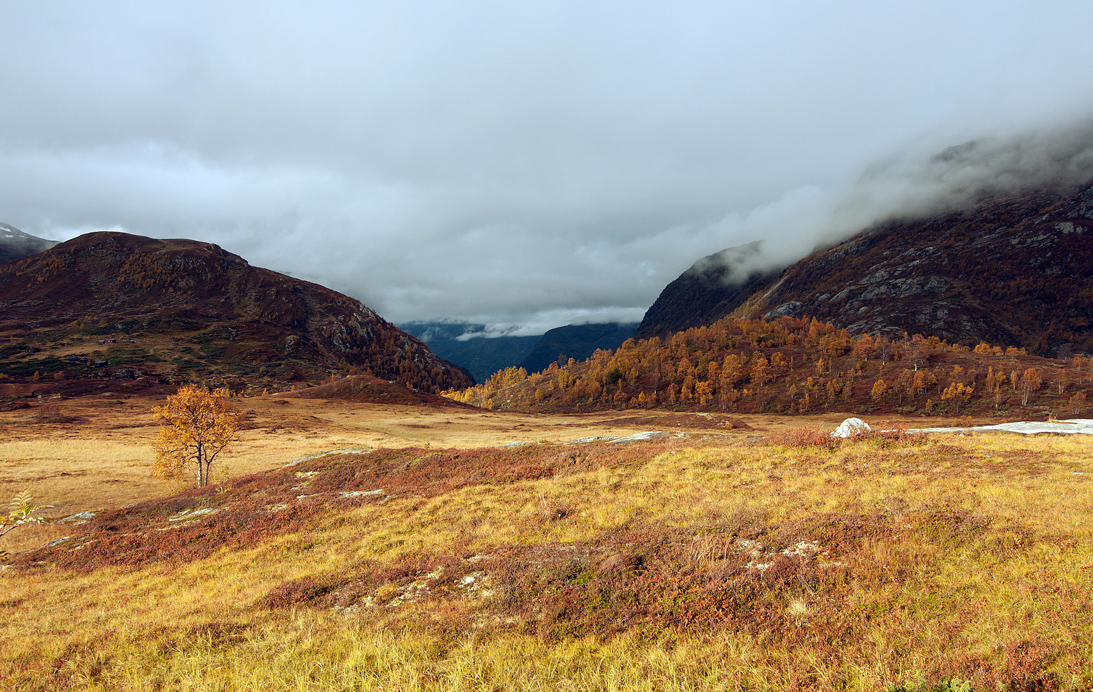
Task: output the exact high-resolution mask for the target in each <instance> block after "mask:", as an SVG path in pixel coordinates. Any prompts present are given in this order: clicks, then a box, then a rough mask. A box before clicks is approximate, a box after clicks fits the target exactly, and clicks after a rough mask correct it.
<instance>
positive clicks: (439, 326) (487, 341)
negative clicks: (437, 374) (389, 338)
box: [399, 322, 540, 382]
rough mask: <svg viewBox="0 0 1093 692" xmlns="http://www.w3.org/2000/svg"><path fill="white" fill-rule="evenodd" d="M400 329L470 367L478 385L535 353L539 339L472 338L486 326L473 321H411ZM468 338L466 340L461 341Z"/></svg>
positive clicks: (443, 356) (518, 337)
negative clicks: (534, 349) (532, 350)
mask: <svg viewBox="0 0 1093 692" xmlns="http://www.w3.org/2000/svg"><path fill="white" fill-rule="evenodd" d="M399 328H400V329H402V330H403V331H405V332H406V333H407V334H410V335H412V336H415V337H417V338H418V339H421V340H422V341H424V342H425V343H426V344H427V345H428V346H429V348H430V349H431V350H432V351H433V353H435V354H437V355H438V356H440V357H441V358H444V359H445V360H449V361H451V362H453V363H456V364H458V365H460V366H461V367H464V368H466V369H467V370H468V371H469V372H470V373H471V374H472V375H473V376H474V379H475V381H477V382H485V381H486V380H488V379H489V377H490V375H492V374H493V373H495V372H497V371H498V370H504V369H505V368H508V367H512V366H514V365H517V364H519V363H520V361H522V360H523V359H524V358H526V357H527V355H528V354H529V353H531V349H532V348H534V346H535V344H536V342H538V341H539V338H540V337H539V336H538V335H536V336H495V337H485V336H468V335H473V334H482V333H485V330H486V325H484V324H472V323H469V322H408V323H405V324H400V325H399ZM460 337H465V338H462V339H461V338H460Z"/></svg>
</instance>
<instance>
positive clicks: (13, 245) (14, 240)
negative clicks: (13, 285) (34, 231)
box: [0, 223, 57, 262]
mask: <svg viewBox="0 0 1093 692" xmlns="http://www.w3.org/2000/svg"><path fill="white" fill-rule="evenodd" d="M56 244H57V241H55V240H44V239H42V238H37V237H35V236H32V235H30V234H29V233H23V232H22V231H20V230H19V229H18V228H16V227H15V226H9V225H7V224H6V223H0V262H9V261H11V260H17V259H20V258H22V257H27V256H28V255H33V254H35V253H38V252H42V251H43V250H48V249H49V248H51V247H53V246H54V245H56Z"/></svg>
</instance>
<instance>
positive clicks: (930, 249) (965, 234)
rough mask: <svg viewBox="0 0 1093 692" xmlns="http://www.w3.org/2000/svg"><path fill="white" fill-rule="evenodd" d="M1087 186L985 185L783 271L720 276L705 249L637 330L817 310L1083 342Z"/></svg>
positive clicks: (1090, 305)
mask: <svg viewBox="0 0 1093 692" xmlns="http://www.w3.org/2000/svg"><path fill="white" fill-rule="evenodd" d="M1091 228H1093V187H1091V186H1090V185H1088V184H1086V185H1084V186H1079V187H1066V188H1060V187H1049V188H1040V189H1036V190H1025V191H1023V192H1019V193H1009V194H994V195H987V196H983V197H981V198H980V200H979V202H978V203H977V204H974V205H973V206H971V207H969V208H967V209H965V210H962V211H957V212H951V213H946V214H943V215H939V216H933V217H930V218H925V219H917V220H892V221H888V222H885V223H882V224H879V225H877V226H874V227H872V228H869V229H867V230H865V231H863V232H861V233H859V234H858V235H856V236H854V237H853V238H850V239H849V240H846V241H844V242H842V243H839V244H838V245H835V246H834V247H829V248H826V249H822V250H818V251H816V252H814V253H813V254H812V255H810V256H808V257H806V258H804V259H802V260H800V261H799V262H797V263H796V264H794V265H793V266H791V267H789V268H788V269H786V270H785V271H784V272H776V273H775V274H772V275H765V276H764V275H752V276H750V277H749V278H748V279H747V281H746V282H745V283H743V284H739V285H728V284H726V283H725V277H726V276H727V271H728V270H726V269H725V266H724V263H722V262H717V261H713V260H716V258H717V256H716V255H715V256H711V257H710V258H707V260H704V261H703V262H701V263H699V264H697V265H696V266H695V267H692V269H691V270H689V271H688V272H687V273H685V274H684V275H683V276H681V277H680V278H679V279H677V280H676V281H674V282H673V283H672V284H671V285H669V287H668V288H666V289H665V291H664V293H663V294H662V295H661V297H660V298H659V299H658V300H657V302H656V303H655V304H654V305H653V306H652V307H651V308H650V309H649V312H648V313H647V314H646V318H645V320H644V321H643V322H642V326H641V329H640V330H639V332H638V335H639V336H662V337H663V336H665V335H666V334H670V333H672V332H675V331H678V330H679V329H680V328H681V327H683V328H686V327H692V326H699V325H703V324H707V325H708V324H712V323H713V322H714V321H716V320H717V319H719V318H721V317H724V316H726V315H730V314H732V315H735V316H738V317H750V318H754V317H767V318H768V319H769V318H773V317H777V316H781V315H788V316H809V317H816V318H817V319H819V320H821V321H827V322H831V323H832V324H834V325H835V326H836V327H839V328H844V329H846V330H848V331H849V332H851V333H852V334H865V333H868V334H873V335H876V334H887V335H889V336H893V335H899V334H902V333H904V332H905V333H907V334H909V335H913V334H923V335H925V336H936V337H938V338H940V339H944V340H946V341H950V342H957V343H962V344H965V345H974V344H976V343H978V342H980V341H986V342H989V343H992V344H998V345H1001V346H1015V347H1020V348H1025V349H1027V350H1028V351H1030V352H1032V353H1036V354H1039V355H1053V354H1054V353H1055V352H1056V350H1057V349H1058V348H1059V347H1060V346H1062V347H1063V348H1064V351H1063V352H1064V353H1066V352H1067V350H1068V349H1069V350H1073V351H1074V352H1090V351H1093V327H1091V323H1090V320H1091V318H1093V242H1090V229H1091Z"/></svg>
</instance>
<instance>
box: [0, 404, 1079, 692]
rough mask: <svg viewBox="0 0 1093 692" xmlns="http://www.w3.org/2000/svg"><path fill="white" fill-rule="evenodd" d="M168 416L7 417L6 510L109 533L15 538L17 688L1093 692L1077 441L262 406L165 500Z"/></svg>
mask: <svg viewBox="0 0 1093 692" xmlns="http://www.w3.org/2000/svg"><path fill="white" fill-rule="evenodd" d="M150 405H151V404H150V402H141V401H125V402H122V403H120V404H119V403H109V404H107V403H105V402H104V401H103V400H94V401H88V402H73V403H71V404H69V403H68V402H66V407H67V408H66V412H67V413H68V414H69V415H70V417H71V418H73V419H75V420H74V421H69V422H66V423H50V424H48V425H47V424H44V423H40V422H39V421H37V420H36V419H35V418H34V416H33V411H27V410H22V411H16V412H9V413H5V414H0V425H2V426H3V428H2V429H3V431H4V433H5V434H4V436H3V440H4V441H3V442H2V443H0V464H2V466H0V469H2V471H3V476H0V482H2V483H3V484H2V485H0V490H3V491H4V492H7V493H8V495H13V494H14V493H15V492H19V491H21V490H23V489H24V487H27V488H30V489H31V490H32V492H33V494H34V495H35V497H36V499H39V500H42V501H49V502H51V503H52V504H55V505H59V506H58V507H55V508H54V509H51V510H49V512H48V513H47V515H48V516H50V517H52V518H54V519H59V518H60V517H63V516H67V514H71V513H74V512H73V510H75V511H83V510H85V509H90V510H92V511H96V512H97V514H96V516H95V517H94V518H92V519H91V520H89V521H86V522H85V523H78V522H73V521H70V522H61V521H52V522H47V523H46V524H45V525H43V527H41V528H39V529H32V530H30V529H28V530H26V531H25V532H23V529H22V528H20V529H19V530H17V531H15V532H13V533H12V534H9V536H8V537H5V539H3V540H4V541H10V540H12V539H14V538H15V537H16V536H17V535H18V534H20V533H21V532H22V533H23V536H24V537H23V538H21V539H20V541H21V542H19V543H6V544H5V545H3V546H0V547H4V548H5V549H7V550H9V551H11V555H10V556H9V558H8V566H7V567H6V568H5V569H4V570H3V571H2V572H0V584H2V589H3V592H2V593H0V614H2V617H3V625H2V626H0V627H2V628H3V630H2V631H3V639H4V649H3V655H2V657H0V689H12V690H58V689H80V690H82V689H101V690H115V689H120V690H243V689H269V690H510V689H512V690H654V689H655V690H765V689H775V690H789V689H800V690H806V689H809V690H811V689H821V690H824V689H855V690H885V689H889V690H916V691H918V690H922V691H925V690H931V691H933V690H964V689H968V690H972V689H974V690H999V689H1006V690H1053V689H1063V690H1083V689H1090V688H1093V608H1090V606H1089V604H1090V599H1089V594H1090V592H1091V587H1093V531H1091V527H1093V519H1091V517H1093V485H1091V481H1093V458H1091V457H1090V454H1089V447H1088V445H1089V442H1088V440H1086V439H1085V438H1067V437H1059V436H1052V437H1047V436H1040V437H1021V436H1017V435H1009V434H991V435H975V436H961V435H937V436H931V437H928V438H926V437H916V436H902V437H897V436H878V437H875V438H873V439H865V440H858V441H849V442H844V443H842V444H840V445H838V446H836V447H834V448H826V447H816V446H807V445H803V444H801V442H800V441H801V439H802V436H800V435H797V434H795V430H794V429H795V428H798V427H800V426H802V425H814V426H816V427H817V428H822V429H824V430H830V429H832V428H833V427H834V425H835V424H837V422H838V421H839V420H841V418H842V416H838V415H834V416H829V417H826V418H823V419H818V418H812V419H804V418H759V417H750V418H743V419H742V421H741V420H740V419H735V420H733V421H730V420H729V419H725V418H722V419H717V418H707V419H705V420H706V421H707V424H705V425H703V424H702V422H701V420H698V419H695V418H693V417H692V418H688V419H685V418H679V419H678V420H676V421H674V422H673V419H672V417H671V416H669V417H665V418H663V419H657V420H648V419H634V418H627V417H626V416H624V415H622V414H621V413H620V414H618V415H608V414H605V415H601V416H582V417H565V416H556V417H532V416H518V415H508V414H492V413H491V414H479V413H476V412H473V411H467V412H460V411H452V410H431V409H427V408H418V409H410V408H405V409H383V408H370V407H367V406H356V407H354V406H346V405H343V404H332V403H325V402H321V401H291V402H288V403H277V402H276V400H266V399H263V400H260V399H254V400H244V402H243V406H244V408H245V409H246V410H249V411H250V413H249V414H248V421H249V422H248V429H247V430H246V431H245V434H244V437H243V439H242V441H241V443H240V444H239V445H238V446H237V448H236V449H235V451H234V456H233V457H231V458H230V459H227V460H226V461H227V462H228V463H226V465H225V468H226V469H227V477H226V479H225V480H224V482H222V483H220V484H219V485H217V486H216V487H214V488H209V489H206V490H203V491H197V490H192V491H186V492H183V493H181V494H178V495H172V494H171V493H172V491H171V490H170V489H168V488H166V487H163V486H157V485H155V484H154V483H153V482H152V481H151V480H150V479H149V478H147V477H146V476H142V474H141V470H140V467H141V465H142V464H147V463H148V457H149V456H150V454H149V453H148V451H147V449H148V447H147V445H148V443H149V441H150V439H151V436H152V435H153V434H154V426H153V425H152V420H151V417H150V416H149V415H147V410H148V409H150ZM741 422H742V423H745V424H747V426H746V427H745V426H743V425H740V423H741ZM871 422H872V421H871ZM42 425H47V427H46V428H41V427H36V426H42ZM734 425H735V426H736V427H733V426H734ZM641 429H644V430H664V431H666V433H665V434H661V435H656V436H652V437H651V438H650V439H648V440H637V441H632V442H623V443H612V442H608V441H603V440H601V441H585V442H581V443H579V444H565V443H566V442H570V441H574V440H579V439H582V438H589V437H594V436H613V437H623V436H626V435H631V434H633V433H634V432H636V431H638V430H641ZM43 430H48V431H49V434H48V435H44V434H41V433H42V431H43ZM511 442H524V443H527V444H523V445H520V446H514V447H503V446H501V445H504V444H507V443H511ZM345 448H368V449H370V450H372V451H370V452H367V453H364V452H359V453H344V454H336V455H328V456H324V457H319V458H315V459H311V460H307V461H303V462H300V463H298V464H295V465H292V466H288V467H285V466H284V465H285V464H286V463H287V462H290V461H294V460H297V459H300V458H301V457H304V456H307V455H310V454H315V453H317V452H321V451H326V450H330V449H345ZM66 465H67V466H66ZM66 468H67V469H69V470H68V471H65V470H62V469H66ZM76 471H82V473H81V474H79V475H77V474H76ZM62 473H69V474H70V475H68V476H63V475H59V474H62ZM111 480H115V481H120V482H110V481H111ZM119 486H121V487H124V488H126V490H118V489H117V488H118V487H119ZM70 493H71V495H70ZM129 503H136V504H131V505H129ZM123 505H129V506H127V507H123ZM38 532H40V533H38ZM66 536H67V538H66V539H65V537H66ZM56 539H64V540H61V542H60V543H57V544H56V545H54V546H52V547H46V548H43V547H40V546H41V545H42V544H43V543H45V541H46V540H56ZM19 551H21V552H19Z"/></svg>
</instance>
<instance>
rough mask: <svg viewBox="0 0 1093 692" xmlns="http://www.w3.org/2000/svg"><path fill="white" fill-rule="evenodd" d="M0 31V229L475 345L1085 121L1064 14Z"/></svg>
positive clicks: (745, 14) (944, 7) (642, 293)
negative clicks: (879, 161)
mask: <svg viewBox="0 0 1093 692" xmlns="http://www.w3.org/2000/svg"><path fill="white" fill-rule="evenodd" d="M4 20H5V27H6V29H7V32H6V34H5V50H6V59H5V60H4V61H2V62H0V93H2V94H3V96H2V98H3V99H4V107H3V108H0V220H2V221H6V222H9V223H11V224H13V225H15V226H17V227H19V228H22V229H24V230H26V231H28V232H31V233H34V234H36V235H40V236H44V237H52V238H58V239H60V238H66V237H70V236H72V235H74V234H75V233H77V232H82V231H86V230H93V229H103V228H118V229H123V230H126V231H129V232H133V233H142V234H146V235H153V236H161V237H163V236H188V237H196V238H199V239H201V240H207V241H211V242H216V243H219V244H220V245H222V246H224V247H225V248H227V249H228V250H230V251H232V252H236V253H238V254H240V255H242V256H244V257H245V258H247V259H248V260H249V261H250V262H252V263H253V264H257V265H260V266H268V267H270V268H273V269H276V270H279V271H285V272H288V273H292V274H295V275H298V276H301V277H303V278H308V279H311V280H316V281H320V282H322V283H325V284H328V285H330V286H332V287H334V288H337V289H339V290H343V291H346V292H347V293H350V294H351V295H354V296H355V297H358V298H360V299H362V300H364V301H365V302H366V303H368V304H369V305H370V306H372V307H373V308H375V309H376V310H377V311H379V312H380V314H382V315H384V316H385V317H387V318H388V319H392V320H397V321H405V320H411V319H430V318H436V317H448V318H452V319H464V320H466V321H471V322H478V323H485V324H490V325H493V328H496V329H501V330H503V329H509V328H512V327H513V325H538V326H542V325H545V326H548V327H549V326H557V325H558V324H562V323H565V322H571V321H588V320H594V321H599V320H602V319H626V320H632V319H634V318H635V316H638V317H640V313H641V312H642V311H643V310H644V308H645V307H647V306H648V305H649V304H650V303H651V302H652V301H653V300H654V299H655V297H656V295H657V294H658V293H659V291H660V290H661V289H662V288H663V287H664V285H666V284H667V283H668V282H669V281H671V280H672V279H673V278H674V277H675V276H676V275H678V274H679V273H680V272H681V271H683V270H684V269H686V267H688V266H689V265H690V264H691V263H692V262H694V261H695V260H696V259H697V258H699V257H702V256H704V255H707V254H710V253H712V252H715V251H718V250H720V249H722V248H725V247H728V246H731V245H736V244H741V243H746V242H752V241H757V240H762V241H764V242H763V248H764V253H763V255H762V257H763V261H765V262H767V263H772V262H773V263H777V262H787V261H789V260H790V259H792V257H793V256H794V255H798V256H799V255H800V254H803V253H804V252H807V250H808V249H810V247H811V245H813V244H815V243H816V242H817V239H818V238H823V237H827V236H825V235H824V234H825V233H826V234H831V233H837V232H843V231H838V229H836V230H832V221H831V219H832V218H833V217H832V215H833V214H834V213H835V212H836V210H837V209H838V208H839V205H840V203H844V207H843V211H841V212H840V214H841V217H840V218H841V219H842V220H843V221H840V222H839V223H836V224H835V226H839V224H840V223H841V224H842V226H846V225H847V223H849V221H846V219H849V218H850V217H853V219H854V222H855V223H856V222H857V220H858V219H864V218H867V217H870V216H871V215H875V213H876V210H877V209H881V208H892V207H893V205H896V201H892V200H896V198H898V197H899V195H900V194H904V193H900V192H898V191H897V188H899V186H900V185H903V186H904V188H911V189H918V187H920V186H918V183H916V182H915V181H916V180H917V178H916V177H915V176H918V175H920V174H921V175H926V174H928V173H929V172H930V170H929V166H928V165H927V166H926V168H924V169H922V170H921V171H919V172H917V173H916V172H914V171H913V170H911V169H908V168H906V167H904V168H900V167H899V166H896V167H895V168H893V169H890V170H889V172H888V173H885V176H886V177H885V176H882V177H885V179H886V180H890V181H895V182H893V183H892V185H891V192H889V191H888V190H889V187H886V186H874V188H875V191H874V192H871V193H870V195H871V198H872V199H875V200H882V201H878V202H876V203H875V204H874V203H868V204H866V203H862V204H859V205H858V207H859V208H860V209H861V210H865V211H867V212H868V213H865V211H863V212H862V213H857V212H855V213H856V214H857V216H854V215H853V214H849V215H848V213H847V212H846V209H848V208H851V207H852V206H853V205H851V207H847V206H846V204H845V200H846V199H848V197H847V195H848V194H850V195H851V198H852V197H853V195H854V194H858V193H851V192H848V191H850V190H852V189H853V186H854V182H855V180H856V178H857V177H858V176H859V175H860V173H861V171H862V170H864V169H865V167H866V166H867V164H869V163H870V162H871V161H873V160H875V159H876V158H877V157H879V156H882V155H885V154H887V153H889V152H891V151H894V150H899V149H901V148H903V147H904V146H905V142H907V141H916V142H918V141H923V142H926V141H928V142H929V143H930V144H931V145H932V146H934V148H933V149H932V151H930V153H936V152H937V151H940V150H942V149H944V147H945V146H947V145H949V144H952V143H954V142H961V141H966V140H969V139H973V138H976V137H981V136H983V135H996V136H999V138H1000V139H1004V138H1005V135H1006V134H1007V133H1012V132H1015V131H1020V130H1021V129H1022V128H1027V127H1029V126H1031V125H1037V124H1042V123H1045V122H1048V123H1050V122H1052V121H1057V120H1060V119H1065V118H1066V117H1069V116H1072V115H1074V114H1076V113H1077V114H1080V113H1089V112H1093V74H1091V73H1090V71H1089V70H1088V69H1087V64H1088V61H1087V60H1086V45H1087V42H1086V36H1085V27H1087V26H1089V24H1090V23H1091V21H1093V6H1090V5H1089V4H1088V3H1086V2H1080V1H1077V0H1074V1H1072V2H1047V3H1044V2H1040V3H1035V4H1033V3H1030V2H1018V1H1016V0H1001V1H995V2H990V3H987V2H978V1H976V2H963V3H955V4H954V3H951V2H949V3H943V2H940V0H929V1H925V2H921V3H914V4H913V5H906V6H901V7H896V6H891V5H885V4H883V3H867V2H851V1H850V0H841V1H838V0H837V1H836V2H833V3H824V4H823V6H819V5H816V4H815V3H811V2H804V1H803V0H802V1H798V2H787V3H776V4H770V3H767V4H762V3H752V4H748V3H722V4H716V3H714V4H710V3H704V2H684V3H682V4H676V5H673V6H672V7H670V8H669V7H668V6H666V5H660V4H655V3H636V4H635V3H622V2H615V1H611V2H603V3H586V2H558V3H539V4H537V5H526V4H521V3H515V4H514V3H501V2H475V3H462V4H459V5H453V4H451V3H440V2H427V1H426V2H409V3H386V4H379V3H368V2H365V3H359V2H347V1H346V2H338V1H332V2H328V3H312V4H311V5H303V4H294V3H257V2H250V1H247V0H244V1H241V2H233V3H213V2H201V1H198V2H188V3H181V2H158V3H147V2H144V3H138V2H132V1H121V0H103V1H102V2H96V3H81V2H50V1H49V0H45V1H44V2H41V3H24V4H21V5H13V6H12V7H8V8H5V11H4ZM1018 47H1019V49H1020V50H1016V49H1017V48H1018ZM916 151H917V150H916ZM912 158H913V157H912ZM901 165H902V164H901ZM969 165H970V164H969ZM900 181H902V182H900ZM859 187H860V186H859ZM915 194H918V193H915ZM912 196H913V195H912ZM927 196H928V195H927ZM882 198H883V199H888V198H892V199H891V200H889V201H887V202H885V201H883V199H882ZM901 203H902V202H901ZM840 228H841V227H840ZM559 320H561V321H559ZM538 326H537V327H536V328H539V327H538Z"/></svg>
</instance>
